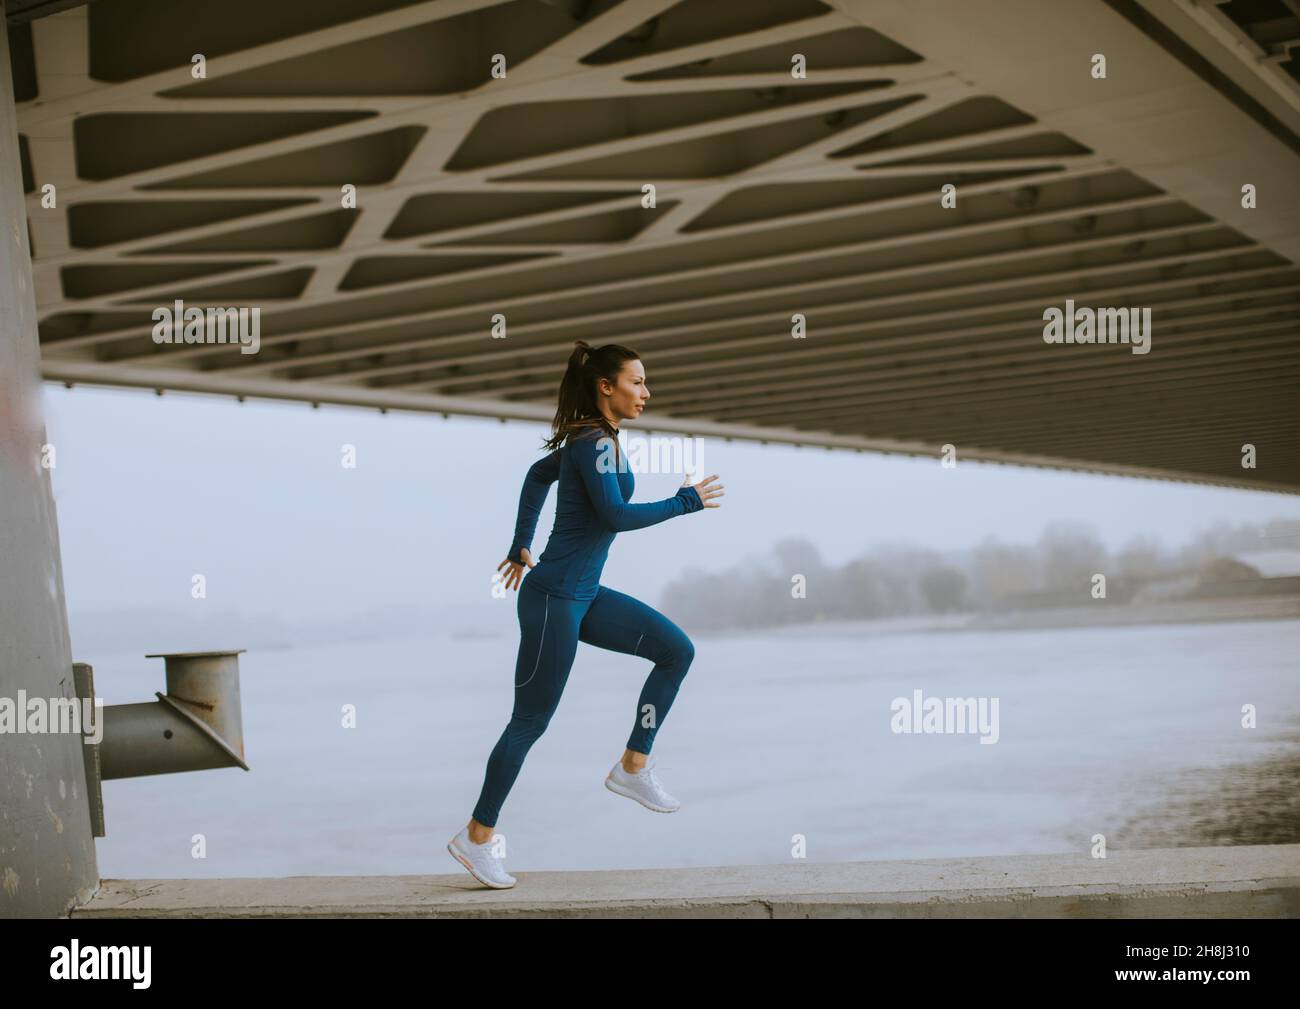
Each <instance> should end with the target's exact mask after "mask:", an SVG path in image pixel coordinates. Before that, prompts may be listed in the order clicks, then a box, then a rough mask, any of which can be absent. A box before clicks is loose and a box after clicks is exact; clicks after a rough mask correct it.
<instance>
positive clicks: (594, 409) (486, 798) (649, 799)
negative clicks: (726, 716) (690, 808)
mask: <svg viewBox="0 0 1300 1009" xmlns="http://www.w3.org/2000/svg"><path fill="white" fill-rule="evenodd" d="M649 398H650V390H649V389H648V388H647V387H646V380H645V368H644V367H643V366H642V364H641V359H640V358H639V357H638V356H637V353H636V351H634V350H631V349H629V348H627V347H622V346H619V345H618V344H613V343H610V344H606V345H605V346H603V347H598V348H596V349H595V350H593V349H592V348H591V347H590V346H589V345H588V344H587V343H586V342H585V341H583V340H578V341H575V345H574V351H573V354H572V355H570V357H569V366H568V370H567V371H566V372H565V374H564V378H563V380H562V381H561V382H560V400H559V407H558V409H557V410H556V411H555V419H554V421H553V422H552V424H551V429H552V437H551V438H549V439H548V440H547V441H546V443H545V448H546V450H547V451H548V452H549V454H548V455H546V456H545V457H543V458H542V459H539V460H538V461H537V462H535V463H534V464H533V465H532V467H531V468H530V469H529V470H528V475H527V477H526V478H525V479H524V487H523V491H522V492H521V493H520V496H519V514H518V519H517V521H516V522H515V536H514V540H513V541H512V542H511V544H510V550H509V553H507V554H506V559H505V560H504V561H502V562H501V564H500V566H499V567H498V568H497V570H498V571H504V572H505V574H504V576H503V581H504V583H505V586H506V588H514V589H515V591H516V593H517V594H518V603H517V604H516V609H517V611H518V616H519V654H518V657H517V658H516V660H515V679H514V684H515V700H514V710H513V711H512V712H511V715H510V722H509V723H508V724H507V725H506V727H505V731H503V732H502V733H501V738H500V739H498V740H497V743H496V746H495V747H494V748H493V749H492V753H491V755H490V756H489V757H488V762H487V772H486V774H485V775H484V779H483V788H482V791H481V792H480V794H479V798H478V803H477V804H476V805H475V807H474V812H473V816H472V817H471V818H470V821H469V823H467V824H466V825H465V826H464V827H463V828H461V831H460V833H458V834H457V835H456V836H455V837H453V838H452V839H451V841H449V842H448V844H447V850H448V851H449V852H451V855H452V857H453V858H455V859H456V861H458V862H460V863H461V864H462V865H463V866H464V867H465V868H466V869H468V870H469V871H470V873H471V874H472V875H473V876H474V878H475V879H477V880H478V881H479V882H480V883H483V884H484V885H485V886H490V887H494V888H496V889H506V888H508V887H511V886H514V884H515V877H514V876H512V875H510V874H509V873H508V872H506V871H505V867H504V865H503V864H502V858H501V857H500V856H499V855H497V854H496V853H495V851H494V850H493V847H494V846H493V844H492V836H493V828H494V827H495V826H496V822H497V817H498V815H499V814H500V812H501V805H502V803H504V802H505V799H506V795H507V794H508V793H509V792H510V788H511V786H512V785H513V784H514V782H515V778H516V777H518V775H519V769H520V767H521V766H522V765H523V762H524V757H526V756H527V755H528V751H529V749H530V748H531V747H532V745H533V743H535V742H537V740H538V738H539V737H540V736H541V734H542V733H543V732H545V731H546V726H547V724H548V723H549V722H550V720H551V716H552V715H554V714H555V710H556V708H557V707H558V706H559V703H560V694H562V693H563V692H564V685H565V683H566V682H567V681H568V678H569V669H570V667H571V666H572V665H573V659H574V655H575V654H576V652H577V650H578V642H579V641H585V642H587V643H588V644H590V645H595V646H597V647H598V648H607V649H609V650H610V651H615V652H623V653H624V654H627V655H636V656H640V657H641V658H644V659H647V660H649V661H651V662H653V663H654V668H652V669H651V670H650V675H649V676H648V677H647V678H646V681H645V686H643V687H642V688H641V696H640V698H639V699H638V701H637V706H636V714H635V717H634V719H633V726H632V733H631V735H630V736H628V739H627V748H626V749H625V750H624V751H623V756H622V757H621V758H620V759H619V760H618V761H616V762H615V763H614V766H613V767H612V768H610V771H609V774H608V775H607V776H606V778H605V787H606V788H608V789H609V790H610V791H611V792H615V793H616V794H618V795H624V796H627V797H628V798H630V799H634V800H636V801H637V802H639V803H641V805H643V806H645V807H646V808H647V809H652V810H654V811H656V812H659V813H671V812H673V811H675V810H676V809H677V808H678V807H679V806H680V803H679V802H678V801H677V800H676V799H675V798H673V797H672V796H671V795H669V794H668V792H667V791H665V790H664V788H663V786H662V785H661V784H660V783H659V780H658V779H657V778H656V777H655V774H654V771H653V767H654V761H651V760H650V759H649V754H650V748H651V746H653V744H654V739H655V732H656V731H657V729H658V728H659V726H661V725H662V724H663V720H664V718H665V717H666V716H667V714H668V709H669V708H670V707H672V703H673V698H674V697H676V696H677V690H678V688H679V687H681V685H682V679H683V677H685V675H686V670H687V669H689V668H690V665H691V660H692V659H693V658H694V657H695V647H694V645H692V643H691V639H690V638H689V637H687V636H686V634H685V632H683V631H682V629H681V628H680V627H678V626H677V625H676V624H674V623H673V622H672V621H671V620H669V619H668V618H667V617H665V616H664V615H663V614H662V613H660V612H659V611H658V610H655V609H653V608H652V607H650V606H647V605H646V604H645V603H643V602H641V601H640V600H637V599H633V598H632V597H631V596H628V595H624V594H623V593H622V592H616V591H614V590H613V589H611V588H607V587H605V586H604V585H601V584H600V573H601V570H602V568H604V566H605V558H606V556H607V555H608V553H609V546H610V544H611V543H613V542H614V536H615V534H617V533H620V532H624V531H626V530H630V529H644V528H645V527H646V526H651V525H655V524H656V523H659V522H663V521H665V520H667V519H670V518H675V517H676V516H678V515H688V514H690V513H692V512H697V511H699V510H700V509H702V508H718V507H721V502H720V501H715V500H714V498H719V497H722V496H723V490H722V488H723V485H722V484H717V485H716V486H715V485H714V481H715V480H717V479H718V475H717V474H716V473H715V474H713V475H711V476H709V477H706V478H705V479H703V480H701V481H700V482H699V483H697V484H691V483H690V476H689V475H688V476H687V478H686V480H685V481H684V482H683V483H682V486H681V487H680V488H679V489H678V491H677V493H676V494H675V495H674V496H673V497H670V498H665V499H664V500H662V501H652V502H649V503H646V504H629V503H628V501H629V499H630V498H631V497H632V490H633V488H634V486H635V481H634V480H633V479H632V471H631V469H630V468H628V466H627V465H626V462H625V460H623V457H622V455H621V448H620V446H619V444H618V432H619V422H620V421H624V420H634V419H635V418H637V417H639V416H641V412H642V411H643V410H644V409H645V401H646V400H648V399H649ZM556 480H558V481H559V490H558V492H557V493H558V498H557V501H556V508H555V525H554V526H553V527H552V529H551V536H550V539H549V540H547V543H546V549H545V550H544V551H543V553H542V556H541V558H540V559H539V561H538V562H536V563H535V562H534V561H533V558H532V554H531V553H530V552H529V547H530V546H531V545H532V541H533V533H534V531H535V530H536V528H537V519H538V516H539V515H540V514H541V510H542V504H543V503H544V502H545V500H546V495H547V493H548V491H549V490H550V487H551V484H552V483H554V482H555V481H556ZM524 565H527V566H528V568H529V569H530V570H529V571H528V572H527V573H526V574H525V573H524ZM521 589H522V591H521ZM647 714H649V715H650V716H651V717H650V718H649V719H646V717H645V716H646V715H647ZM647 720H648V721H649V723H650V724H649V725H647V724H645V723H646V721H647Z"/></svg>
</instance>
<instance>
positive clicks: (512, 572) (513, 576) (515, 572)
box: [497, 547, 537, 592]
mask: <svg viewBox="0 0 1300 1009" xmlns="http://www.w3.org/2000/svg"><path fill="white" fill-rule="evenodd" d="M519 556H520V557H522V558H523V559H524V561H525V562H526V563H527V564H528V566H529V567H530V568H535V567H537V564H536V563H535V562H534V561H533V555H532V554H531V553H529V552H528V548H527V547H523V548H521V549H520V551H519ZM506 568H508V569H509V570H508V571H506V573H505V574H504V575H503V576H502V578H501V581H502V583H503V584H504V585H505V587H506V588H512V587H513V588H514V590H515V591H516V592H518V591H519V585H520V583H521V582H522V581H523V580H524V565H523V564H521V563H520V562H519V561H512V560H510V559H509V558H508V557H507V558H506V559H505V560H503V561H502V562H501V563H500V564H498V565H497V571H498V572H499V571H501V570H503V569H506Z"/></svg>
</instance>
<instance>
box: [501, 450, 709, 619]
mask: <svg viewBox="0 0 1300 1009" xmlns="http://www.w3.org/2000/svg"><path fill="white" fill-rule="evenodd" d="M619 456H620V457H622V458H623V460H624V461H623V464H622V465H621V466H620V465H619V463H618V461H617V459H616V458H615V455H614V441H613V439H612V438H610V437H609V436H608V435H604V436H602V435H599V434H591V433H587V432H584V433H583V434H582V435H580V436H576V437H571V438H569V439H568V441H566V442H565V444H564V445H563V446H561V447H560V448H558V449H556V450H555V451H554V452H552V453H551V454H550V455H548V456H546V457H545V458H543V459H539V460H538V461H537V462H535V463H533V465H532V466H531V467H530V468H529V470H528V475H527V477H525V478H524V488H523V490H522V491H521V492H520V495H519V517H518V520H517V521H516V522H515V538H514V540H513V541H512V542H511V544H510V550H509V552H508V553H507V554H506V556H507V557H508V558H510V560H512V561H515V562H520V556H519V551H520V550H521V549H522V548H523V547H531V545H532V542H533V533H534V531H536V529H537V517H538V516H539V515H540V514H541V511H542V504H543V503H544V502H545V501H546V493H547V491H549V490H550V489H551V484H552V483H553V482H554V481H555V480H557V479H558V480H559V481H560V489H559V492H558V497H557V499H556V504H555V525H554V527H553V528H552V529H551V537H550V539H549V540H547V542H546V549H545V550H544V551H543V552H542V556H541V557H540V558H538V560H537V565H536V566H535V567H532V568H529V570H528V573H527V574H526V575H525V576H524V580H525V581H527V582H531V583H532V585H533V587H534V588H539V589H544V590H545V591H546V592H548V593H549V594H550V595H553V596H560V597H562V598H565V599H594V598H595V597H596V590H597V588H598V587H599V585H600V573H601V571H602V569H603V568H604V567H605V558H606V556H607V555H608V554H609V545H610V544H611V543H613V542H614V535H615V534H616V533H621V532H626V531H627V530H629V529H644V528H645V527H646V526H652V525H654V524H655V523H657V522H663V521H664V520H665V519H670V518H673V517H675V516H677V515H686V514H688V513H689V512H697V511H699V510H700V509H701V508H703V507H704V502H703V501H702V500H701V499H700V494H699V491H697V490H696V489H695V488H694V487H686V486H683V487H681V488H679V489H678V491H677V493H676V494H674V495H673V496H672V497H670V498H664V499H663V500H662V501H651V502H648V503H646V504H628V503H627V502H628V501H629V500H631V497H632V491H633V490H634V489H635V488H636V481H635V480H634V479H633V477H632V470H631V469H630V467H629V466H628V465H627V463H626V457H623V456H622V452H621V448H620V452H619Z"/></svg>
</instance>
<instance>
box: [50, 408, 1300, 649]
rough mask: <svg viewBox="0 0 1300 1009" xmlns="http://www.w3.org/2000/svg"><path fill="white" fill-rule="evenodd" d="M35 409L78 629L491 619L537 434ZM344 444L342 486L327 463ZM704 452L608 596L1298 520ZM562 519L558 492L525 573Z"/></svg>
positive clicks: (1201, 493) (767, 450) (1085, 487)
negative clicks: (229, 619)
mask: <svg viewBox="0 0 1300 1009" xmlns="http://www.w3.org/2000/svg"><path fill="white" fill-rule="evenodd" d="M44 402H45V415H46V427H47V435H48V438H49V441H50V442H51V444H53V445H54V446H55V449H56V452H57V465H56V467H55V469H54V472H53V482H54V493H55V500H56V503H57V507H58V520H59V536H60V543H61V548H62V559H63V572H64V583H65V589H66V592H67V600H68V607H69V610H70V611H95V610H108V609H122V608H129V607H137V606H139V607H168V608H171V607H181V606H191V605H194V604H195V601H194V600H193V599H192V598H191V595H190V586H191V578H192V576H193V574H195V573H202V574H203V575H205V576H206V579H207V592H208V600H207V601H209V602H213V603H217V604H219V605H221V606H232V607H234V608H236V609H238V610H239V611H241V612H242V613H261V614H270V615H275V616H278V617H282V618H285V619H291V620H296V619H304V618H322V617H326V618H332V617H340V618H342V617H346V616H347V615H349V614H355V613H357V612H362V611H365V610H368V609H372V608H380V607H385V606H391V605H410V604H417V605H421V606H429V605H435V606H436V605H443V604H450V603H464V602H467V601H474V600H478V599H483V600H489V599H490V597H491V580H492V577H493V575H494V574H495V572H496V567H497V565H498V564H499V563H500V562H501V560H502V559H503V557H504V556H505V551H506V549H507V548H508V547H509V545H510V540H511V535H512V533H513V529H514V521H515V510H516V507H517V504H518V499H519V491H520V485H521V482H522V480H523V477H524V473H525V471H526V470H527V468H528V466H529V465H530V464H531V463H532V462H533V461H534V460H535V459H537V458H539V455H540V452H539V445H540V440H541V438H542V437H543V436H545V435H547V434H549V429H548V428H547V427H546V426H544V425H540V424H534V423H525V422H520V421H510V422H508V423H504V424H503V423H501V422H499V421H497V420H483V419H477V418H458V417H452V418H451V419H449V420H444V419H443V418H442V417H441V416H440V415H437V414H404V413H389V414H387V415H380V414H379V413H378V412H377V411H375V410H364V409H356V408H348V407H337V406H327V405H325V406H321V407H320V409H318V410H313V409H312V408H311V407H310V406H309V405H307V404H299V403H274V402H265V401H252V400H250V401H248V402H246V403H243V404H238V403H236V402H235V401H234V400H233V399H231V398H229V397H212V396H201V395H189V394H182V393H170V392H169V393H167V394H166V395H164V396H162V397H158V396H155V395H154V394H153V392H152V391H139V390H127V389H94V388H87V387H82V386H78V387H77V388H76V389H73V390H67V389H65V388H64V387H62V386H61V385H52V384H47V385H45V386H44ZM651 409H652V410H653V404H652V405H651ZM650 419H652V414H651V416H650ZM647 426H648V425H647V423H645V422H643V423H642V425H641V428H642V430H644V429H645V428H646V427H647ZM627 429H628V430H632V429H633V425H630V424H629V425H627ZM344 443H350V444H353V445H355V446H356V449H357V467H356V469H345V468H343V466H342V465H341V463H340V460H341V458H342V456H341V446H342V445H343V444H344ZM704 453H705V454H704V461H705V472H706V473H711V472H717V473H719V474H720V475H721V477H722V481H723V482H724V483H725V484H726V497H725V498H723V502H724V503H723V506H722V507H721V508H718V509H707V510H705V511H702V512H699V513H696V514H693V515H687V516H683V517H681V518H677V519H672V520H670V521H669V522H666V523H663V524H660V525H657V526H654V527H651V528H648V529H642V530H636V531H632V532H627V533H622V534H620V535H619V537H618V540H617V541H616V542H615V544H614V546H613V548H612V549H611V551H610V556H609V561H608V563H607V564H606V567H605V572H604V575H603V577H602V583H603V584H606V585H610V586H612V587H614V588H617V589H619V590H621V591H624V592H628V593H631V594H633V595H636V596H638V597H640V598H643V599H645V600H646V601H648V602H650V603H652V604H654V603H655V602H656V600H657V599H658V598H659V594H660V591H661V589H662V588H663V586H664V585H665V584H666V583H667V582H668V581H669V580H670V579H672V578H674V577H676V576H677V575H679V574H680V573H681V572H682V571H683V569H685V568H687V567H688V566H691V565H695V566H699V567H702V568H704V569H706V570H718V569H723V568H729V567H731V566H732V565H733V564H735V563H736V562H737V561H738V560H740V559H741V558H743V557H746V556H755V555H760V554H762V553H763V552H764V551H766V550H767V549H768V547H769V546H770V545H771V544H772V543H773V542H775V541H777V540H779V539H781V538H784V537H786V536H791V535H802V536H804V537H807V538H808V539H809V540H811V541H812V542H813V543H814V544H815V545H816V546H817V548H818V549H819V550H820V551H821V554H822V557H823V559H824V560H825V561H826V562H827V563H830V564H841V563H844V562H845V561H847V560H850V559H852V558H853V557H854V556H856V555H858V554H860V553H861V552H862V551H864V550H865V549H867V548H869V547H871V546H873V545H876V544H882V543H897V542H902V541H910V542H912V543H915V544H919V545H927V546H930V547H933V548H935V549H938V550H945V549H960V548H964V547H968V546H972V545H974V544H975V543H977V542H978V541H979V540H980V539H982V538H983V537H984V536H985V535H989V534H991V535H994V536H996V537H998V538H999V539H1002V540H1006V541H1017V542H1031V541H1033V540H1035V539H1036V538H1037V536H1038V534H1039V532H1040V530H1041V529H1042V527H1043V526H1044V524H1045V523H1047V522H1048V521H1051V520H1055V519H1077V520H1081V521H1086V522H1090V523H1092V524H1093V525H1094V526H1095V527H1096V529H1097V531H1098V533H1099V534H1100V536H1101V537H1102V539H1103V540H1104V542H1105V543H1106V545H1107V546H1108V547H1110V548H1112V549H1118V548H1120V547H1122V546H1123V545H1124V544H1125V543H1126V542H1128V541H1129V540H1130V539H1131V538H1132V537H1134V536H1136V535H1140V534H1147V535H1154V536H1157V537H1159V538H1160V539H1161V540H1162V541H1163V542H1164V543H1165V544H1166V545H1178V544H1181V543H1182V542H1183V541H1184V540H1186V539H1188V538H1189V537H1191V536H1192V535H1194V534H1195V533H1197V532H1199V531H1200V530H1202V529H1204V528H1206V527H1208V526H1210V525H1211V524H1213V523H1214V522H1216V521H1231V522H1241V521H1256V522H1263V521H1266V520H1268V519H1271V518H1278V517H1289V518H1300V499H1298V498H1297V497H1295V496H1291V495H1284V494H1268V493H1255V492H1249V491H1240V490H1230V489H1223V488H1213V487H1203V486H1192V485H1184V484H1175V483H1167V482H1160V481H1153V480H1141V479H1131V478H1121V477H1110V476H1096V475H1085V474H1077V473H1058V472H1052V471H1048V470H1038V469H1028V468H1022V467H1014V466H1004V465H993V464H980V463H969V462H960V463H959V465H958V466H957V467H956V469H953V470H945V469H943V468H942V467H941V466H940V464H939V462H938V460H937V459H935V460H928V459H925V460H921V459H908V458H900V457H881V456H873V455H870V454H866V453H854V452H845V451H833V452H832V451H827V450H826V449H821V448H799V449H796V448H793V447H786V446H773V445H768V446H762V445H755V444H743V443H737V442H733V443H730V444H728V443H726V442H723V441H720V440H714V439H709V440H707V441H706V442H705V443H704ZM681 482H682V477H681V476H680V475H676V476H674V475H672V474H663V473H638V474H636V493H635V495H634V497H633V500H634V501H653V500H658V499H661V498H665V497H670V496H672V495H673V494H674V493H675V492H676V489H677V487H678V486H680V484H681ZM554 507H555V489H554V486H552V489H551V493H550V496H549V497H548V499H547V504H546V507H545V509H544V510H543V512H542V517H541V521H540V522H539V524H538V531H537V535H536V537H535V539H534V542H533V546H534V557H536V556H537V555H538V554H539V553H540V552H541V549H542V547H543V546H544V544H545V540H546V536H547V534H548V533H549V531H550V526H551V520H552V517H553V515H554ZM512 595H513V593H512ZM511 605H512V610H511V615H510V625H511V626H512V627H513V621H514V614H513V604H511Z"/></svg>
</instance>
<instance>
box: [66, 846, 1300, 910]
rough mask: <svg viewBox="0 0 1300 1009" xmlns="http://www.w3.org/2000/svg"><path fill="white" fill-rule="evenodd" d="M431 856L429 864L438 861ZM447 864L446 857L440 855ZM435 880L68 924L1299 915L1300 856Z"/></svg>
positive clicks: (276, 894)
mask: <svg viewBox="0 0 1300 1009" xmlns="http://www.w3.org/2000/svg"><path fill="white" fill-rule="evenodd" d="M435 857H436V856H435ZM445 857H447V858H448V860H450V856H445ZM514 875H515V876H516V877H517V878H518V880H519V882H518V883H517V884H516V885H515V886H514V887H513V888H512V889H509V890H491V889H488V888H486V887H482V886H480V885H479V883H478V882H477V881H476V880H474V879H473V878H472V877H471V876H470V875H469V874H468V873H466V872H463V871H461V872H458V873H455V874H452V875H438V876H288V877H280V878H244V879H132V880H126V879H106V880H104V881H103V883H102V885H101V887H100V890H99V892H98V893H97V894H96V895H95V897H94V898H92V899H91V900H90V902H89V903H87V904H86V905H85V906H83V907H80V908H76V909H74V910H73V911H72V913H71V915H70V917H73V918H134V917H170V918H213V917H222V918H225V917H234V918H282V917H283V918H292V917H326V918H337V917H365V918H372V917H382V918H453V917H455V918H469V917H511V918H536V917H556V918H603V917H647V918H704V917H710V918H984V917H996V918H1150V917H1167V918H1294V917H1298V916H1300V845H1295V844H1286V845H1241V846H1233V847H1220V848H1150V849H1145V850H1136V851H1111V852H1110V853H1109V855H1108V857H1107V858H1105V859H1094V858H1091V857H1089V856H1088V855H1087V854H1082V853H1079V852H1069V853H1063V854H1052V855H1010V856H997V857H986V858H954V859H919V860H915V861H912V860H907V861H893V862H840V863H801V864H791V865H786V864H780V865H744V866H718V867H709V868H695V869H636V870H612V871H600V872H516V873H515V874H514Z"/></svg>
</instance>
